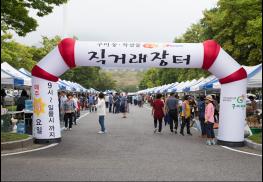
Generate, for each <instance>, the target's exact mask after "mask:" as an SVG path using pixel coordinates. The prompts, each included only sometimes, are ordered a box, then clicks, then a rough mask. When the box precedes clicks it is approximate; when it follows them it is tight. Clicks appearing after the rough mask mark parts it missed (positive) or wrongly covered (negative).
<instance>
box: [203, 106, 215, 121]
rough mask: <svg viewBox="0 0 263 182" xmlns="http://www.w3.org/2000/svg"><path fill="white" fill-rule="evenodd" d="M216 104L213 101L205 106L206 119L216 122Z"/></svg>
mask: <svg viewBox="0 0 263 182" xmlns="http://www.w3.org/2000/svg"><path fill="white" fill-rule="evenodd" d="M214 111H215V108H214V105H213V104H212V103H209V104H208V105H207V106H206V107H205V120H206V121H209V122H210V123H214V122H215V119H214Z"/></svg>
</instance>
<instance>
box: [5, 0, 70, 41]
mask: <svg viewBox="0 0 263 182" xmlns="http://www.w3.org/2000/svg"><path fill="white" fill-rule="evenodd" d="M66 2H67V0H37V1H36V0H2V1H1V30H2V31H5V30H8V29H12V30H14V31H15V32H16V33H17V34H18V35H19V36H25V35H26V34H27V33H29V32H32V31H35V30H36V27H37V26H38V24H37V21H36V20H35V19H34V18H32V17H30V16H29V14H28V13H29V9H34V10H36V14H37V16H40V17H42V16H45V15H48V14H50V13H52V11H53V8H54V6H59V5H60V4H63V3H66Z"/></svg>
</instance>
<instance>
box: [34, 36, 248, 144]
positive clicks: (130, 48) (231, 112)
mask: <svg viewBox="0 0 263 182" xmlns="http://www.w3.org/2000/svg"><path fill="white" fill-rule="evenodd" d="M76 66H105V67H107V66H109V67H139V68H142V67H147V68H148V67H160V68H202V69H205V70H208V71H209V72H211V73H212V74H213V75H215V76H216V77H217V78H218V79H219V81H220V83H221V84H222V86H221V96H220V118H219V120H220V125H219V131H218V138H217V139H218V143H219V144H221V145H227V146H243V145H244V125H245V116H246V86H247V73H246V71H245V70H244V69H243V68H242V67H241V66H240V65H239V64H238V63H237V62H236V61H235V60H234V59H233V58H232V57H231V56H229V55H228V54H227V53H226V52H225V51H224V50H223V49H222V48H221V47H220V46H219V45H218V44H217V43H216V42H215V41H213V40H207V41H205V42H203V43H142V42H140V43H139V42H138V43H137V42H134V43H131V42H81V41H76V40H74V39H71V38H65V39H63V40H62V41H61V42H60V43H59V44H58V46H57V47H55V48H54V49H53V50H52V51H51V52H50V53H49V54H47V55H46V56H45V57H44V58H43V59H42V60H41V61H40V62H39V63H38V64H37V65H35V66H34V68H33V69H32V76H33V79H32V82H33V83H32V96H33V106H34V113H33V136H34V139H35V142H36V143H52V142H59V141H61V130H60V119H59V105H58V96H57V90H58V84H57V83H56V82H57V81H58V77H59V76H60V75H62V74H63V73H64V72H65V71H67V70H68V69H72V68H74V67H76Z"/></svg>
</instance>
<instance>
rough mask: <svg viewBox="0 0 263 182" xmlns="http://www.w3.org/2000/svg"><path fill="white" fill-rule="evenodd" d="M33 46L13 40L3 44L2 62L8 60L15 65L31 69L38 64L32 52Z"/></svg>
mask: <svg viewBox="0 0 263 182" xmlns="http://www.w3.org/2000/svg"><path fill="white" fill-rule="evenodd" d="M30 51H31V48H30V47H28V46H25V45H22V44H19V43H17V42H15V41H13V40H11V41H10V42H3V43H2V44H1V63H2V62H7V63H9V64H10V65H12V66H13V67H15V68H17V69H19V68H25V69H27V70H31V69H32V68H33V66H34V65H35V64H36V61H34V59H33V55H32V54H31V52H30Z"/></svg>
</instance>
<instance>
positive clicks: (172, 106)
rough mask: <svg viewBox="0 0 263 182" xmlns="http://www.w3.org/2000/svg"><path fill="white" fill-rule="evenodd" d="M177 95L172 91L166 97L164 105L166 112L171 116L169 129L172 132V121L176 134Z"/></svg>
mask: <svg viewBox="0 0 263 182" xmlns="http://www.w3.org/2000/svg"><path fill="white" fill-rule="evenodd" d="M177 98H178V96H177V95H175V94H174V93H171V94H170V96H169V97H168V98H167V100H166V103H165V106H166V108H167V110H168V114H169V116H170V118H171V121H170V130H171V132H173V131H174V130H173V123H174V125H175V126H174V129H175V134H177V128H178V103H179V102H178V99H177Z"/></svg>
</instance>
